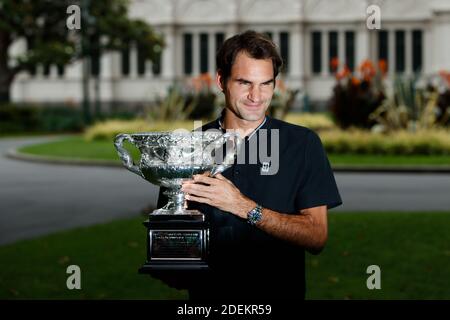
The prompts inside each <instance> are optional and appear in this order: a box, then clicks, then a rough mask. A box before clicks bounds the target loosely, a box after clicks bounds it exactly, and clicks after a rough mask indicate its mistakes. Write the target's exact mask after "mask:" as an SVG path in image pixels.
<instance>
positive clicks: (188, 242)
mask: <svg viewBox="0 0 450 320" xmlns="http://www.w3.org/2000/svg"><path fill="white" fill-rule="evenodd" d="M200 217H201V219H200ZM143 224H144V226H145V227H146V228H147V261H146V262H145V263H144V265H143V266H142V267H141V268H140V269H139V273H141V274H148V273H152V272H155V271H189V272H190V271H203V270H208V263H207V256H208V242H209V223H208V222H206V221H204V219H203V215H202V214H200V215H163V214H161V215H152V214H150V215H149V219H148V220H147V221H145V222H144V223H143Z"/></svg>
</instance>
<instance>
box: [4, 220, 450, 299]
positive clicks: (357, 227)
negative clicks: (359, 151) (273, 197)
mask: <svg viewBox="0 0 450 320" xmlns="http://www.w3.org/2000/svg"><path fill="white" fill-rule="evenodd" d="M142 221H143V218H142V217H138V218H132V219H127V220H119V221H115V222H111V223H107V224H103V225H96V226H92V227H87V228H79V229H75V230H71V231H65V232H61V233H57V234H53V235H49V236H45V237H42V238H38V239H33V240H24V241H20V242H17V243H15V244H11V245H7V246H2V247H0V265H1V266H2V268H1V270H2V271H1V273H0V299H30V298H35V299H36V298H39V299H184V298H187V295H186V292H185V291H178V290H175V289H171V288H169V287H167V286H166V285H164V284H163V283H162V282H160V281H159V280H155V279H152V278H151V277H149V276H145V275H139V274H137V269H138V267H140V265H141V264H142V263H143V260H144V257H145V228H144V227H143V226H142V224H141V222H142ZM449 225H450V212H436V213H432V212H421V213H419V212H418V213H399V212H384V213H367V212H361V213H331V214H330V215H329V240H328V244H327V247H326V248H325V250H324V251H323V252H322V253H321V254H320V255H318V256H312V255H307V261H306V269H307V298H308V299H449V298H450V288H449V287H448V285H447V283H448V279H450V233H449V232H448V226H449ZM71 264H76V265H78V266H80V268H81V288H82V289H81V290H68V289H67V288H66V279H67V277H68V274H66V268H67V266H68V265H71ZM369 265H378V266H379V267H380V268H381V290H368V289H367V287H366V280H367V278H368V277H369V275H368V274H366V269H367V267H368V266H369Z"/></svg>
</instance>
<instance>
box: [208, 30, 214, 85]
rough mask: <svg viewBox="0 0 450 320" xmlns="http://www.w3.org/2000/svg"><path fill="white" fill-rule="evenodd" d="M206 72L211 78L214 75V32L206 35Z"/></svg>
mask: <svg viewBox="0 0 450 320" xmlns="http://www.w3.org/2000/svg"><path fill="white" fill-rule="evenodd" d="M208 70H209V74H210V75H211V77H213V78H214V75H215V73H216V36H215V33H214V32H209V33H208Z"/></svg>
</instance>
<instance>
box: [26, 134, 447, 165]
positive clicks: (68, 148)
mask: <svg viewBox="0 0 450 320" xmlns="http://www.w3.org/2000/svg"><path fill="white" fill-rule="evenodd" d="M125 145H126V146H127V148H128V149H129V150H131V152H132V155H133V158H134V159H139V151H138V150H137V149H136V148H134V147H133V146H131V145H130V144H125ZM20 151H22V152H25V153H29V154H33V155H42V156H45V155H47V156H52V157H61V158H82V159H98V160H112V161H117V163H119V162H120V160H119V157H118V156H117V152H116V150H115V148H114V145H113V141H103V140H99V141H97V140H94V141H89V142H87V141H85V140H84V139H83V138H82V137H71V138H66V139H63V140H61V141H55V142H49V143H43V144H38V145H32V146H27V147H23V148H21V149H20ZM328 156H329V159H330V162H331V163H332V165H375V166H383V165H450V155H413V156H395V155H359V154H329V155H328Z"/></svg>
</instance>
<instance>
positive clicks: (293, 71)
mask: <svg viewBox="0 0 450 320" xmlns="http://www.w3.org/2000/svg"><path fill="white" fill-rule="evenodd" d="M304 41H305V39H304V36H303V28H302V26H301V24H300V23H298V24H294V25H292V26H291V28H290V30H289V64H290V66H289V77H290V78H291V79H293V80H294V82H295V83H298V85H299V87H303V79H302V77H303V76H304V72H305V71H304V64H305V62H304V53H303V50H304Z"/></svg>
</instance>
